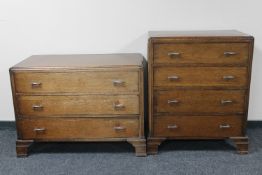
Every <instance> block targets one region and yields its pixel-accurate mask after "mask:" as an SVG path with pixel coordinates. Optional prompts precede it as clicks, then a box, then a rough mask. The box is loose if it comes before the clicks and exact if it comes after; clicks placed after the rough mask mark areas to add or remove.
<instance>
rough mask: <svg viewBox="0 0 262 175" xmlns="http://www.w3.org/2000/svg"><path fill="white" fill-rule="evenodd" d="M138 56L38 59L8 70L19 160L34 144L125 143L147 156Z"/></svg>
mask: <svg viewBox="0 0 262 175" xmlns="http://www.w3.org/2000/svg"><path fill="white" fill-rule="evenodd" d="M145 66H146V62H145V60H144V59H143V56H142V55H140V54H107V55H105V54H98V55H38V56H32V57H30V58H28V59H26V60H24V61H22V62H21V63H19V64H17V65H15V66H13V67H12V68H10V77H11V85H12V92H13V101H14V108H15V114H16V125H17V142H16V148H17V156H19V157H20V156H27V155H28V151H29V148H30V146H31V145H32V143H34V142H47V141H87V142H88V141H127V142H128V143H130V144H132V145H133V146H134V148H135V152H136V156H145V155H146V141H145V136H144V68H145Z"/></svg>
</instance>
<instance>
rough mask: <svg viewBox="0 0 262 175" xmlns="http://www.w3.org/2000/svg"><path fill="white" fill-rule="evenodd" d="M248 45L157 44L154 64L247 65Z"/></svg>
mask: <svg viewBox="0 0 262 175" xmlns="http://www.w3.org/2000/svg"><path fill="white" fill-rule="evenodd" d="M248 50H249V44H248V43H188V44H180V43H177V44H155V45H154V63H202V64H204V63H222V64H246V63H247V61H248Z"/></svg>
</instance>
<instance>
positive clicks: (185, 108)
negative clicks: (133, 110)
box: [154, 90, 245, 113]
mask: <svg viewBox="0 0 262 175" xmlns="http://www.w3.org/2000/svg"><path fill="white" fill-rule="evenodd" d="M155 99H156V102H155V103H154V105H155V110H156V111H155V112H157V113H243V112H244V109H245V107H244V106H245V91H244V90H227V91H224V90H173V91H158V92H156V95H155Z"/></svg>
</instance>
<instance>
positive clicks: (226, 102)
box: [221, 100, 233, 105]
mask: <svg viewBox="0 0 262 175" xmlns="http://www.w3.org/2000/svg"><path fill="white" fill-rule="evenodd" d="M228 103H233V101H232V100H221V104H222V105H224V104H228Z"/></svg>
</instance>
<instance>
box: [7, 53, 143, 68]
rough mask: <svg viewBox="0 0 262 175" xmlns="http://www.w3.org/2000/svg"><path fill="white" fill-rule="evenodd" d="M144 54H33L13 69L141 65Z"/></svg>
mask: <svg viewBox="0 0 262 175" xmlns="http://www.w3.org/2000/svg"><path fill="white" fill-rule="evenodd" d="M142 64H143V56H142V55H141V54H137V53H121V54H79V55H77V54H76V55H33V56H30V57H29V58H27V59H25V60H23V61H22V62H20V63H18V64H16V65H15V66H13V67H12V68H11V69H42V68H43V69H45V68H47V69H48V68H79V69H84V68H106V67H109V68H110V67H119V66H121V67H141V65H142Z"/></svg>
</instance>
